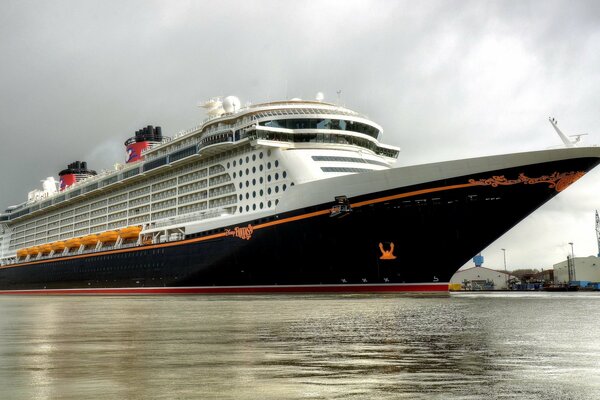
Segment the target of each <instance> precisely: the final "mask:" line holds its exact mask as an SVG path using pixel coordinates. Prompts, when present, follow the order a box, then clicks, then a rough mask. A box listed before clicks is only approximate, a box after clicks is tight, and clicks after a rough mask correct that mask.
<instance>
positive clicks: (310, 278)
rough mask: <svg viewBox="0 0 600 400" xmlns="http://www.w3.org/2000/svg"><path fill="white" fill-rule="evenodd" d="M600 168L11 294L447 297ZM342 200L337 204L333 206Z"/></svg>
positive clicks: (314, 217) (251, 232)
mask: <svg viewBox="0 0 600 400" xmlns="http://www.w3.org/2000/svg"><path fill="white" fill-rule="evenodd" d="M596 164H598V158H597V157H580V158H572V159H566V160H558V161H548V162H540V163H536V164H532V165H522V166H519V167H514V168H507V169H500V170H490V171H486V172H480V173H477V174H473V175H462V176H458V177H453V178H449V179H443V180H437V181H432V182H426V183H421V184H417V185H411V186H404V187H396V188H391V189H389V190H385V191H379V192H376V193H368V194H363V195H361V196H356V197H352V198H350V199H349V202H350V205H351V211H342V212H337V211H339V210H335V209H332V207H333V206H334V205H335V203H334V202H333V201H332V202H331V203H326V204H320V205H315V206H311V207H308V208H302V209H296V210H293V211H290V212H286V213H280V214H276V215H273V216H272V217H270V218H263V219H261V220H249V221H247V222H245V223H243V224H238V225H236V226H228V227H225V228H224V229H223V230H216V231H212V232H206V233H203V234H201V235H197V236H195V237H188V238H186V240H183V241H179V242H169V243H162V244H155V245H149V246H141V247H134V248H127V249H117V250H109V251H105V252H101V253H94V254H84V255H72V256H66V257H61V258H55V259H52V260H40V261H32V262H28V263H21V264H13V265H9V266H5V267H3V268H2V269H0V292H1V293H14V294H161V293H179V294H189V293H257V292H261V293H263V292H415V291H416V292H446V291H447V289H448V282H449V280H450V278H451V276H452V275H453V274H454V273H455V272H456V270H457V269H458V268H460V267H461V266H462V265H464V264H465V263H466V262H468V260H469V259H470V258H471V257H473V256H474V255H475V254H477V253H478V252H479V251H481V250H482V249H484V248H485V247H486V246H488V245H489V244H490V243H492V242H493V241H494V240H496V239H497V238H498V237H500V236H501V235H502V234H504V233H505V232H507V231H508V230H509V229H511V228H512V227H513V226H515V225H516V224H517V223H518V222H520V221H521V220H523V219H524V218H525V217H527V216H528V215H529V214H531V213H532V212H533V211H534V210H535V209H537V208H538V207H540V206H541V205H542V204H544V203H545V202H546V201H548V200H550V199H551V198H552V197H553V196H555V195H556V194H558V193H559V192H560V191H561V190H563V189H564V188H566V187H567V186H568V185H569V184H571V183H573V182H574V181H575V180H576V179H578V178H579V177H581V176H582V175H583V174H584V173H585V172H587V171H588V170H590V169H591V168H593V167H594V166H595V165H596ZM332 200H333V199H332Z"/></svg>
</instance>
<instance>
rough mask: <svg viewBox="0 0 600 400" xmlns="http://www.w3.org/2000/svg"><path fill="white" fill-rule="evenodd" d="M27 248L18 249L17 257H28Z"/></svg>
mask: <svg viewBox="0 0 600 400" xmlns="http://www.w3.org/2000/svg"><path fill="white" fill-rule="evenodd" d="M27 254H29V253H27V249H19V250H17V257H27Z"/></svg>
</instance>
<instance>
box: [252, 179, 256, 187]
mask: <svg viewBox="0 0 600 400" xmlns="http://www.w3.org/2000/svg"><path fill="white" fill-rule="evenodd" d="M254 185H256V178H254V179H252V186H254Z"/></svg>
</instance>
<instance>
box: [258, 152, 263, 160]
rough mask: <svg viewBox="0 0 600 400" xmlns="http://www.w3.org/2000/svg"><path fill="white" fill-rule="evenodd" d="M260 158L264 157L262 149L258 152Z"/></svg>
mask: <svg viewBox="0 0 600 400" xmlns="http://www.w3.org/2000/svg"><path fill="white" fill-rule="evenodd" d="M258 158H260V159H262V158H263V153H262V151H261V152H260V153H258Z"/></svg>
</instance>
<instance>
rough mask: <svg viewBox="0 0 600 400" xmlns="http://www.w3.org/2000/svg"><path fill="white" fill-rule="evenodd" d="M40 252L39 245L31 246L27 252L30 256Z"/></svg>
mask: <svg viewBox="0 0 600 400" xmlns="http://www.w3.org/2000/svg"><path fill="white" fill-rule="evenodd" d="M39 252H40V248H39V247H37V246H33V247H29V248H28V249H27V254H29V255H30V256H35V255H37V254H38V253H39Z"/></svg>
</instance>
